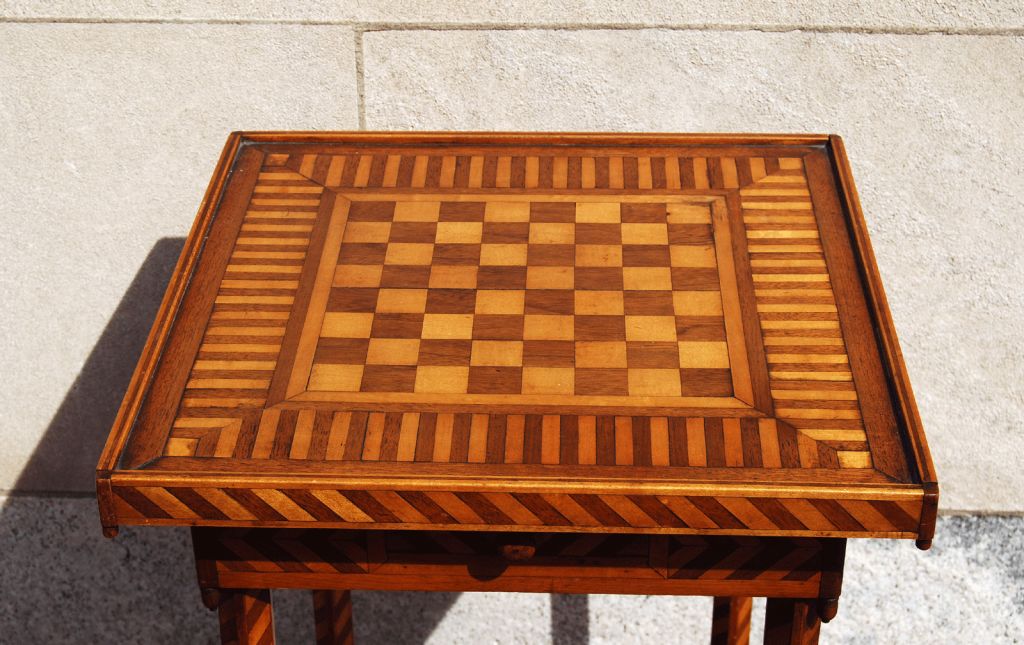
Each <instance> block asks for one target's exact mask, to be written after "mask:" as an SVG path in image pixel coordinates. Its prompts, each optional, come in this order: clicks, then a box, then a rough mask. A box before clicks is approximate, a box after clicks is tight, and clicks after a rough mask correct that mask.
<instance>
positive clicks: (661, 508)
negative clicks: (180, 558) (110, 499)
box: [113, 484, 921, 537]
mask: <svg viewBox="0 0 1024 645" xmlns="http://www.w3.org/2000/svg"><path fill="white" fill-rule="evenodd" d="M113 492H114V496H115V506H116V509H117V510H116V512H117V517H118V519H119V520H121V521H125V522H128V523H136V522H140V521H143V520H145V523H161V522H167V523H182V522H185V523H191V524H207V523H208V524H223V523H225V522H239V523H258V524H259V525H261V526H273V525H275V523H280V525H288V526H293V527H301V526H303V525H306V524H309V525H310V526H312V525H318V526H345V525H352V526H366V525H373V526H385V525H394V526H396V527H416V528H427V527H438V528H459V527H465V528H481V527H488V528H490V529H495V530H499V529H501V530H517V529H518V530H525V529H527V528H531V527H532V528H536V527H545V530H559V529H563V530H587V529H592V530H600V529H608V528H615V529H616V530H620V531H628V530H640V531H644V530H646V531H658V530H672V531H693V532H702V533H715V532H721V531H724V532H729V533H737V532H739V533H742V532H744V531H752V532H758V533H761V534H764V533H765V532H777V533H779V534H786V535H812V534H819V535H824V534H827V535H857V534H875V535H879V534H884V535H887V536H890V537H893V536H906V537H912V536H913V535H914V533H915V531H916V530H917V527H918V518H919V516H920V511H921V500H920V499H909V500H891V501H887V500H883V501H879V500H866V499H865V500H858V499H823V498H822V499H819V498H809V499H808V498H802V497H801V498H792V499H789V498H777V497H772V498H768V497H734V496H725V495H717V496H697V495H652V494H636V495H623V494H600V493H537V492H515V491H508V492H486V491H485V492H469V491H447V490H446V491H436V490H365V489H361V490H336V489H309V488H301V489H300V488H227V487H196V486H184V487H161V486H121V485H116V484H115V486H114V490H113Z"/></svg>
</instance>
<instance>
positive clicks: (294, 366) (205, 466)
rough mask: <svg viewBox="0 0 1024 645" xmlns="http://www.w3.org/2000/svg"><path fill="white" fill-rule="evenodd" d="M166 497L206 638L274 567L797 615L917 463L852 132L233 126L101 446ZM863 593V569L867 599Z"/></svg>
mask: <svg viewBox="0 0 1024 645" xmlns="http://www.w3.org/2000/svg"><path fill="white" fill-rule="evenodd" d="M97 495H98V498H99V505H100V511H101V516H102V522H103V527H104V531H105V533H106V534H107V535H109V536H113V535H115V534H116V532H117V527H118V525H121V524H143V525H164V526H166V525H178V526H181V525H184V526H192V527H195V528H194V530H193V531H194V532H193V539H194V546H195V553H196V564H197V569H198V574H199V584H200V587H201V589H202V593H203V599H204V601H205V602H206V604H207V605H208V606H209V607H211V608H219V610H220V617H221V626H222V630H221V633H222V635H223V639H224V642H225V643H228V642H242V643H250V642H252V643H255V642H268V641H269V640H271V639H272V638H273V630H272V620H271V615H270V596H269V592H268V589H270V588H280V587H298V588H308V589H315V590H318V591H316V592H315V593H314V606H315V616H316V622H317V639H318V641H319V642H321V643H338V642H346V641H348V640H350V639H351V635H352V631H351V622H350V618H351V609H350V606H349V595H348V590H350V589H420V590H442V589H443V590H458V591H470V590H505V591H534V592H540V591H550V592H563V593H637V594H680V595H681V594H687V595H710V596H715V597H716V603H715V614H714V621H713V623H714V627H713V631H714V633H713V635H712V640H713V642H716V643H718V642H721V643H726V642H728V643H743V642H746V640H747V632H748V631H749V624H750V623H749V621H750V597H751V596H767V597H768V598H769V601H768V610H767V618H766V621H767V622H766V637H765V641H766V642H769V643H812V642H816V640H817V634H818V629H819V625H820V622H819V621H820V620H825V621H827V620H829V619H830V618H831V617H833V616H834V615H835V613H836V609H837V600H838V597H839V593H840V586H841V580H842V570H843V559H844V550H845V539H846V538H849V537H875V538H914V539H916V540H917V544H918V546H919V547H921V548H927V547H928V545H929V544H930V542H931V538H932V533H933V530H934V526H935V514H936V505H937V499H938V487H937V483H936V476H935V471H934V469H933V466H932V464H931V460H930V458H929V455H928V449H927V445H926V442H925V437H924V433H923V431H922V428H921V422H920V419H919V417H918V413H917V410H916V407H915V404H914V400H913V395H912V393H911V390H910V384H909V382H908V379H907V374H906V370H905V368H904V364H903V360H902V358H901V356H900V352H899V347H898V345H897V341H896V336H895V333H894V331H893V324H892V321H891V318H890V315H889V311H888V307H887V304H886V301H885V295H884V293H883V291H882V285H881V282H880V280H879V276H878V270H877V268H876V266H875V261H874V258H873V256H872V252H871V247H870V244H869V241H868V235H867V229H866V227H865V224H864V220H863V217H862V215H861V212H860V207H859V204H858V201H857V196H856V192H855V189H854V186H853V180H852V177H851V174H850V170H849V166H848V164H847V161H846V156H845V153H844V151H843V145H842V142H841V141H840V139H839V138H838V137H827V136H819V135H779V136H774V135H772V136H763V135H637V134H630V135H600V134H454V133H437V134H412V133H408V134H402V133H390V134H381V133H361V132H351V133H288V132H280V133H236V134H233V135H231V137H230V138H229V140H228V143H227V146H226V148H225V149H224V153H223V155H222V157H221V160H220V164H219V166H218V167H217V170H216V172H215V174H214V177H213V180H212V182H211V184H210V187H209V190H208V191H207V193H206V197H205V199H204V201H203V204H202V207H201V209H200V212H199V215H198V217H197V219H196V222H195V226H194V227H193V229H192V233H191V234H190V236H189V238H188V240H187V242H186V243H185V247H184V250H183V252H182V256H181V260H180V262H179V264H178V267H177V269H176V271H175V273H174V276H173V278H172V279H171V283H170V286H169V287H168V290H167V295H166V297H165V299H164V302H163V305H162V307H161V309H160V312H159V314H158V317H157V320H156V323H155V325H154V327H153V331H152V333H151V335H150V338H149V341H148V343H147V345H146V348H145V350H144V352H143V355H142V357H141V359H140V362H139V366H138V369H137V371H136V373H135V376H134V378H133V380H132V382H131V385H130V387H129V389H128V392H127V395H126V397H125V401H124V404H123V406H122V408H121V410H120V413H119V415H118V417H117V419H116V422H115V424H114V428H113V430H112V432H111V435H110V439H109V441H108V443H107V446H106V449H105V450H104V452H103V456H102V457H101V460H100V463H99V466H98V472H97ZM883 591H884V590H879V592H880V593H881V592H883Z"/></svg>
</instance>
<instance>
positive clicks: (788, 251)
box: [739, 159, 872, 468]
mask: <svg viewBox="0 0 1024 645" xmlns="http://www.w3.org/2000/svg"><path fill="white" fill-rule="evenodd" d="M739 192H740V199H741V204H742V211H743V223H744V226H745V228H746V231H747V245H748V249H749V252H750V257H751V261H750V264H751V275H752V277H753V281H754V294H755V298H756V301H757V313H758V317H759V318H760V323H761V333H762V335H763V338H764V343H765V353H766V357H767V359H768V379H769V384H770V387H771V391H772V398H773V400H774V402H775V414H776V415H777V416H778V418H780V419H785V422H786V423H787V424H789V425H791V426H793V427H795V428H797V429H799V430H800V433H801V434H802V435H803V436H806V437H809V438H811V439H814V440H815V441H817V442H819V443H821V444H823V445H826V446H829V447H830V448H832V450H833V453H832V458H834V459H835V460H836V462H837V463H836V464H832V465H833V466H838V467H849V468H870V467H871V465H872V462H871V452H870V450H869V448H868V444H867V435H866V433H865V431H864V423H863V421H862V419H861V412H860V404H859V402H858V400H857V391H856V389H855V388H854V384H853V376H852V373H851V372H850V360H849V357H848V356H847V354H846V345H845V342H844V340H843V336H842V331H841V330H840V327H839V315H838V311H837V309H836V299H835V294H834V293H833V291H832V284H831V282H830V280H829V273H828V268H827V267H826V265H825V256H824V250H823V249H822V245H821V239H820V237H819V234H818V225H817V221H816V220H815V217H814V210H813V205H812V203H811V196H810V191H809V189H808V186H807V179H806V177H805V175H804V171H803V162H802V161H801V160H799V159H795V160H790V159H783V160H781V161H780V169H779V171H778V172H776V173H774V174H772V175H770V176H767V177H763V178H761V179H760V180H758V181H757V182H755V183H753V184H751V185H749V186H747V187H745V188H742V189H741V190H740V191H739ZM824 454H825V453H823V455H824Z"/></svg>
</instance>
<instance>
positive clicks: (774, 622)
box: [764, 598, 821, 645]
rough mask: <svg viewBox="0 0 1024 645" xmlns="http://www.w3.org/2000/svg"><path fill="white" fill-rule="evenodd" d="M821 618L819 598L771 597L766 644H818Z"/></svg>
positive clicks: (766, 622) (766, 621)
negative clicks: (819, 614)
mask: <svg viewBox="0 0 1024 645" xmlns="http://www.w3.org/2000/svg"><path fill="white" fill-rule="evenodd" d="M819 631H821V619H820V618H819V617H818V600H817V599H797V598H769V599H768V609H767V610H766V611H765V619H764V643H765V645H816V643H817V642H818V632H819Z"/></svg>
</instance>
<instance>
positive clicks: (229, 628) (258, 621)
mask: <svg viewBox="0 0 1024 645" xmlns="http://www.w3.org/2000/svg"><path fill="white" fill-rule="evenodd" d="M218 599H219V605H218V607H217V610H218V613H219V614H220V641H221V643H223V644H224V645H229V644H230V645H236V644H237V645H272V644H273V642H274V617H273V612H272V611H271V606H270V590H268V589H221V590H220V592H219V595H218Z"/></svg>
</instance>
